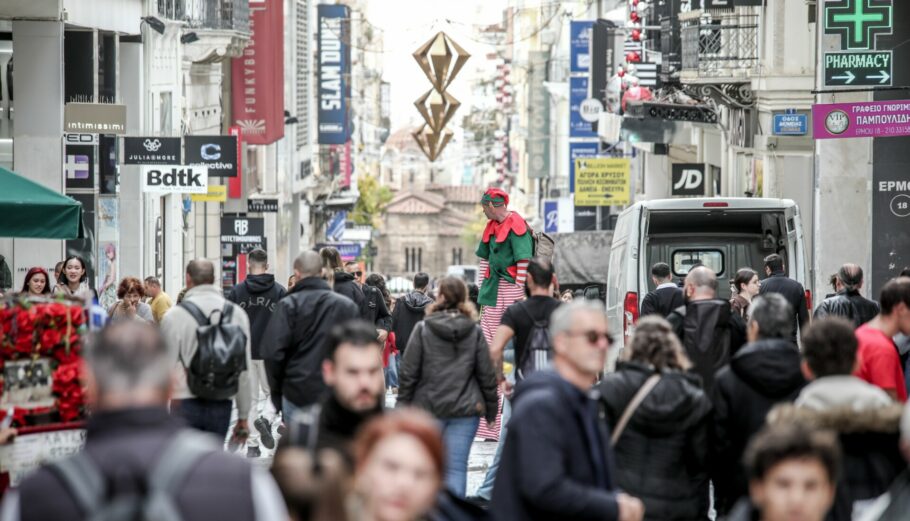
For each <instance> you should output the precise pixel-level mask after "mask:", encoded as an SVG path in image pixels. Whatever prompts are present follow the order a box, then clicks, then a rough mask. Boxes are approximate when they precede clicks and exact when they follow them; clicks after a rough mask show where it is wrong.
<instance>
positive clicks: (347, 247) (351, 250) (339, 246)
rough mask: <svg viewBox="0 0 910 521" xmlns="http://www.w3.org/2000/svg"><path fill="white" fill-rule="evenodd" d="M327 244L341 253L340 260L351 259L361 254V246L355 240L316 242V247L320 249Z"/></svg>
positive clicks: (355, 258)
mask: <svg viewBox="0 0 910 521" xmlns="http://www.w3.org/2000/svg"><path fill="white" fill-rule="evenodd" d="M327 246H331V247H332V248H335V249H336V250H338V253H340V254H341V260H343V261H345V262H347V261H353V260H357V259H358V258H360V256H361V255H362V254H363V246H362V245H361V244H360V243H356V242H332V243H324V242H323V243H317V244H316V248H317V249H322V248H325V247H327Z"/></svg>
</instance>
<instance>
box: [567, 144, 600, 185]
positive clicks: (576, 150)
mask: <svg viewBox="0 0 910 521" xmlns="http://www.w3.org/2000/svg"><path fill="white" fill-rule="evenodd" d="M597 152H598V150H597V143H596V142H594V143H569V192H571V193H575V160H576V159H578V158H580V157H595V156H597Z"/></svg>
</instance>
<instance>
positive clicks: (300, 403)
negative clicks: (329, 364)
mask: <svg viewBox="0 0 910 521" xmlns="http://www.w3.org/2000/svg"><path fill="white" fill-rule="evenodd" d="M294 273H295V274H296V275H297V284H295V285H294V287H293V288H291V292H290V294H288V296H287V297H285V298H283V299H281V301H280V302H279V303H278V306H277V307H276V308H275V313H274V314H273V315H272V319H271V321H270V322H269V325H268V327H267V328H266V332H265V336H264V337H263V339H262V343H261V344H260V346H261V349H260V351H261V353H262V358H263V360H265V363H266V370H267V373H268V377H269V386H270V387H271V389H272V403H273V404H274V405H275V407H276V408H277V409H279V410H282V412H283V413H284V416H285V417H286V418H290V417H292V416H293V412H294V410H296V409H299V408H300V407H305V406H307V405H311V404H313V403H316V402H318V401H319V400H320V399H322V397H323V395H324V394H325V392H326V385H325V382H323V380H322V360H323V352H324V349H325V343H326V338H327V336H328V334H329V331H330V330H331V328H332V327H333V326H335V325H336V324H340V323H342V322H345V321H347V320H351V319H355V318H359V317H360V310H359V309H358V308H357V306H356V305H355V304H354V303H353V302H352V301H351V300H350V299H348V298H345V297H343V296H341V295H339V294H337V293H334V292H333V291H332V288H330V287H329V285H328V283H327V282H326V281H325V280H323V279H322V277H321V275H322V273H323V269H322V259H321V258H320V257H319V254H318V253H315V252H312V251H305V252H303V253H301V254H300V256H298V257H297V259H296V260H295V261H294Z"/></svg>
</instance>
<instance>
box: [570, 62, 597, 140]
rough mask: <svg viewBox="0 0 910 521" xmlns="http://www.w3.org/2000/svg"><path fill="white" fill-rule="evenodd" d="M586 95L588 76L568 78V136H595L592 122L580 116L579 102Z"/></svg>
mask: <svg viewBox="0 0 910 521" xmlns="http://www.w3.org/2000/svg"><path fill="white" fill-rule="evenodd" d="M587 97H588V78H587V77H585V76H580V77H573V78H569V137H570V138H572V137H593V138H596V137H597V132H595V131H594V124H593V123H591V122H590V121H585V120H584V119H582V117H581V104H582V102H583V101H584V100H585V99H586V98H587Z"/></svg>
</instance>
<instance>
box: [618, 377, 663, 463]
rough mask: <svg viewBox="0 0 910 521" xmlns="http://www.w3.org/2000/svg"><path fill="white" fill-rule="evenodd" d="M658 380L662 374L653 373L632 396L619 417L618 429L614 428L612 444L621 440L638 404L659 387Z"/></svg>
mask: <svg viewBox="0 0 910 521" xmlns="http://www.w3.org/2000/svg"><path fill="white" fill-rule="evenodd" d="M658 382H660V375H659V374H654V375H651V376H650V377H649V378H648V379H647V380H645V383H644V385H642V386H641V389H639V390H638V392H637V393H635V396H633V397H632V401H631V402H629V405H626V410H624V411H623V412H622V416H621V417H620V418H619V423H617V424H616V429H614V430H613V436H611V437H610V445H613V446H615V445H616V442H617V441H619V437H620V436H622V433H623V431H625V430H626V426H627V425H628V424H629V420H631V419H632V415H633V414H635V411H636V409H638V406H639V405H641V402H643V401H645V398H647V396H648V394H649V393H650V392H651V391H652V390H653V389H654V388H655V387H657V383H658Z"/></svg>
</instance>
